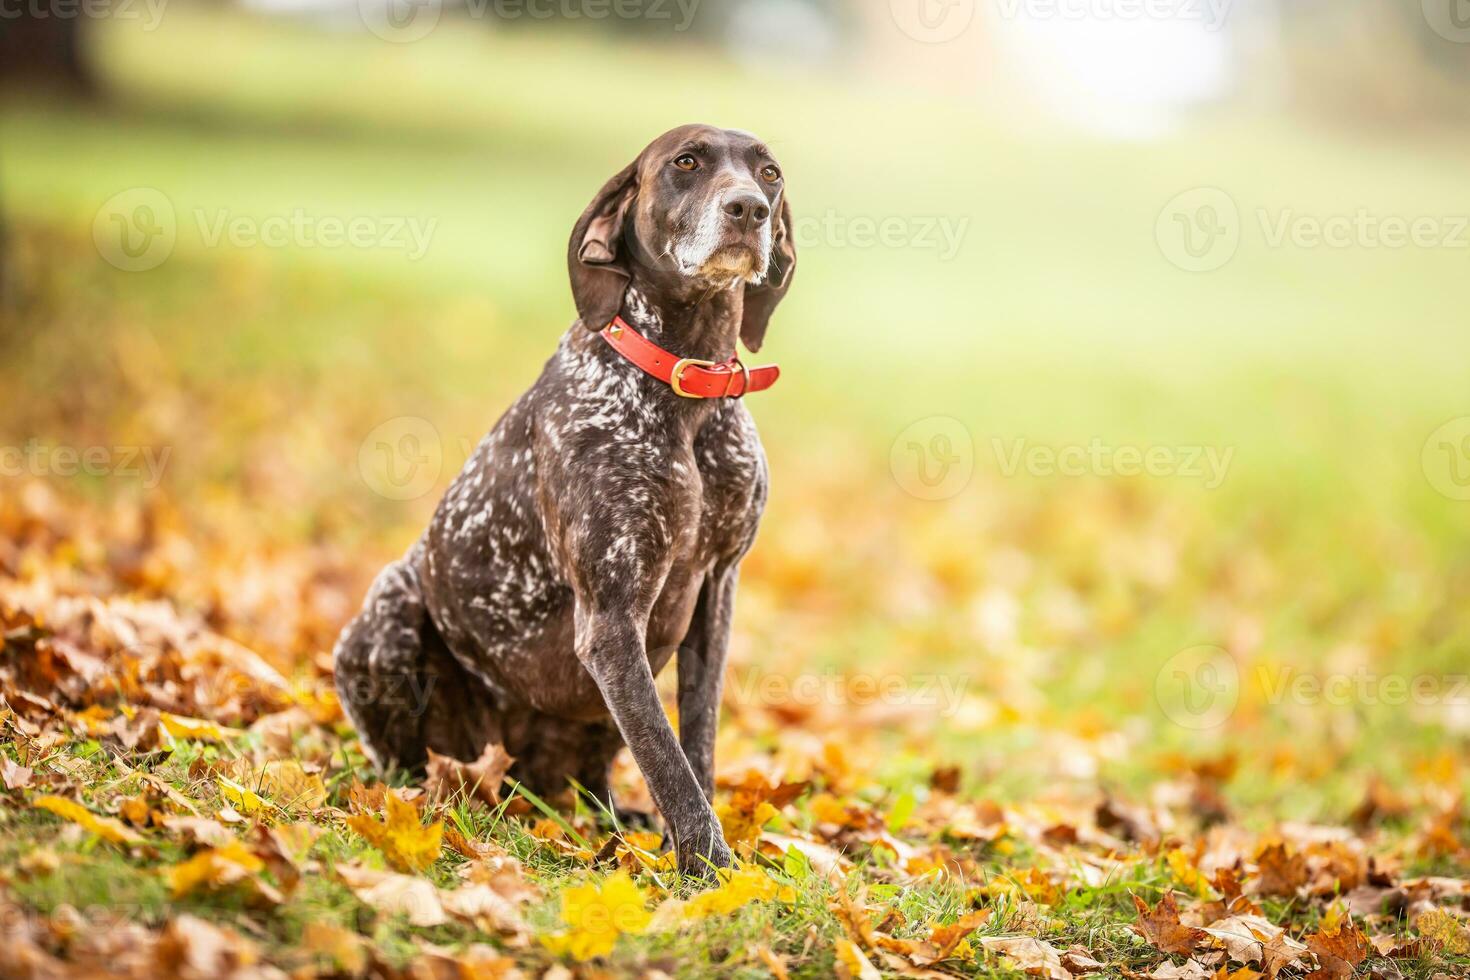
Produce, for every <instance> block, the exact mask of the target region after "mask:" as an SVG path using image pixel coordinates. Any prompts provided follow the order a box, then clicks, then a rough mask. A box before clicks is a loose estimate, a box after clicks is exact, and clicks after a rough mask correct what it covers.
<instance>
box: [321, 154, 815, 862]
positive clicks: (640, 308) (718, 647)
mask: <svg viewBox="0 0 1470 980" xmlns="http://www.w3.org/2000/svg"><path fill="white" fill-rule="evenodd" d="M790 214H791V212H790V208H789V205H788V202H787V199H786V193H785V181H784V178H783V177H782V174H781V170H780V168H779V167H778V166H777V164H776V162H775V160H774V159H773V158H772V156H771V153H770V150H769V149H768V148H767V147H766V146H765V145H764V144H762V143H761V141H760V140H758V139H756V138H755V137H754V136H751V135H750V134H748V133H743V132H737V131H732V130H723V129H716V128H714V127H710V126H681V127H679V128H678V129H674V130H671V131H670V132H667V133H665V134H664V135H662V136H660V137H659V138H658V139H656V140H654V141H653V142H652V143H651V144H649V146H648V147H647V148H646V149H644V151H643V152H642V153H640V154H639V155H638V158H637V159H636V160H634V161H633V162H632V163H631V164H629V165H628V166H627V167H625V168H624V169H623V170H622V171H620V172H619V173H618V174H617V175H615V176H614V177H613V178H612V179H611V180H609V181H608V182H607V183H606V184H605V185H603V187H602V189H601V190H600V191H598V192H597V196H596V197H595V198H593V200H592V203H591V204H589V205H588V206H587V209H586V210H585V211H584V212H583V213H582V216H581V217H580V218H579V219H578V220H577V223H576V226H575V227H574V228H573V229H572V236H571V242H570V246H569V249H568V256H567V259H568V266H569V270H570V274H571V283H572V294H573V296H574V298H575V300H576V305H577V312H578V313H579V314H580V319H579V321H578V322H577V323H575V324H573V325H572V327H571V329H570V330H568V331H567V333H566V334H565V335H564V336H563V338H562V341H561V344H560V346H559V347H558V348H557V350H556V353H555V354H554V355H552V357H551V359H550V360H549V361H548V362H547V363H546V366H545V368H544V369H543V370H542V372H541V376H540V377H539V378H538V379H537V380H536V382H535V384H533V385H532V386H531V388H530V389H529V390H528V391H527V392H526V393H525V394H524V395H522V396H521V398H520V399H519V400H518V401H516V403H515V404H514V405H512V406H511V408H510V410H509V411H507V412H506V413H505V415H504V417H502V418H501V419H500V421H499V422H498V423H497V424H496V425H495V427H494V429H492V430H491V432H490V434H489V435H488V436H487V437H486V438H485V439H484V440H483V441H482V442H481V443H480V445H479V446H478V447H477V448H476V450H475V451H474V453H473V454H472V455H471V456H470V458H469V460H468V461H467V462H466V463H465V467H464V470H463V472H461V473H460V475H459V476H458V477H457V478H456V479H455V481H454V483H453V484H452V485H451V486H450V487H449V490H448V492H447V493H446V494H445V496H444V499H443V500H442V501H441V502H440V504H439V507H438V510H437V511H436V513H435V515H434V519H433V521H432V523H431V524H430V525H429V528H428V531H427V532H426V533H425V534H424V536H423V537H422V538H421V539H420V540H419V541H418V542H417V543H416V544H414V545H413V547H412V548H411V549H410V550H409V552H408V554H407V555H405V556H404V557H403V558H402V559H401V560H399V561H397V562H394V563H393V564H391V565H389V566H388V567H387V568H386V569H384V570H383V572H382V573H381V574H380V575H379V577H378V579H377V581H376V582H375V583H374V585H373V587H372V590H371V592H370V594H369V595H368V597H367V600H366V602H365V604H364V607H363V610H362V612H361V613H360V614H359V615H358V616H357V618H356V619H354V620H353V621H352V622H351V623H350V624H348V626H347V628H346V629H345V630H344V631H343V633H342V637H341V639H340V640H339V641H338V644H337V649H336V677H337V689H338V692H339V694H340V696H341V699H342V703H343V706H344V708H345V710H346V712H347V714H348V716H349V717H350V718H351V720H352V721H353V723H354V724H355V725H356V727H357V730H358V734H359V735H360V736H361V739H362V744H363V747H364V749H365V750H366V751H367V753H368V755H369V756H370V757H371V759H372V761H373V763H374V764H375V765H376V766H378V767H379V768H380V769H389V768H393V767H403V768H407V769H418V768H420V767H422V766H423V764H424V762H425V759H426V752H427V750H428V749H433V750H435V751H436V752H439V753H442V754H445V755H450V756H453V757H456V758H459V759H464V760H472V759H475V758H477V757H478V756H479V755H480V753H481V750H482V749H483V748H484V746H485V745H486V744H487V743H489V742H491V741H494V742H498V743H500V744H502V745H504V746H505V748H506V750H507V751H509V753H510V754H511V755H512V756H514V757H515V759H516V762H515V765H514V767H513V768H512V770H511V775H512V776H513V777H515V778H517V779H520V780H521V781H523V782H524V783H525V784H526V785H527V786H528V787H529V788H530V789H531V790H532V791H534V792H538V793H546V792H553V793H554V792H556V791H559V790H561V789H564V788H565V787H566V786H567V780H568V778H569V777H570V778H574V779H576V780H577V781H579V782H580V783H581V784H582V785H583V786H585V787H587V788H588V789H589V790H591V791H592V792H594V793H596V794H597V795H598V796H599V797H601V798H602V799H604V800H606V799H608V768H609V765H610V763H611V761H612V757H613V755H614V754H615V753H616V752H617V751H618V749H619V748H621V747H622V746H623V745H624V744H626V745H627V746H628V747H629V748H630V749H631V750H632V754H633V758H634V760H635V761H636V762H637V763H638V766H639V768H640V769H641V770H642V772H643V775H644V778H645V779H646V780H647V783H648V787H649V789H650V791H651V792H652V795H653V799H654V802H655V803H656V804H657V806H658V808H659V810H660V811H661V812H662V814H663V816H664V820H665V822H666V824H667V828H668V838H666V840H671V842H672V845H673V846H674V848H675V849H676V851H677V855H678V861H679V867H680V869H681V870H682V871H683V872H685V873H688V874H707V873H709V870H710V868H711V867H712V866H725V865H728V864H729V863H730V851H729V849H728V848H727V846H726V844H725V841H724V839H723V836H722V835H721V832H720V824H719V821H718V819H716V817H715V814H714V811H713V809H712V808H711V806H710V796H711V793H712V792H713V787H714V743H715V726H716V722H717V719H718V714H719V705H720V689H721V681H722V676H723V673H724V666H725V653H726V647H727V644H728V641H729V635H730V620H731V611H732V608H733V605H734V600H735V585H736V577H737V569H738V566H739V564H740V560H741V558H742V557H743V556H744V555H745V553H746V551H747V550H748V549H749V548H750V546H751V542H752V541H753V540H754V538H755V533H756V526H757V524H758V522H759V520H760V515H761V510H762V508H763V507H764V505H765V500H766V481H767V475H766V462H765V455H764V453H763V451H762V449H761V444H760V440H759V438H758V437H757V435H756V430H755V424H754V422H753V421H752V419H751V417H750V414H749V412H747V411H746V409H745V406H744V405H743V404H742V403H741V401H740V400H739V399H738V398H733V397H687V394H688V390H687V388H688V385H683V386H681V384H680V382H681V374H682V373H683V372H682V368H683V366H685V365H686V364H687V365H693V368H694V370H695V371H698V372H701V376H702V377H704V378H705V380H706V381H709V380H710V379H711V378H715V379H719V378H722V377H724V376H725V374H726V373H728V375H729V379H728V380H725V381H722V382H720V384H721V387H718V388H716V389H714V390H711V389H710V385H708V384H707V385H706V386H705V393H706V394H713V395H719V394H729V393H737V394H738V393H743V392H744V391H746V390H755V386H754V385H753V384H752V380H751V378H752V373H751V372H747V371H746V370H745V369H744V368H743V366H742V365H740V364H739V362H738V360H735V359H734V352H735V349H736V341H737V339H739V340H742V341H744V343H745V346H746V347H747V348H749V349H750V350H752V351H755V350H759V349H760V346H761V342H762V340H763V339H764V337H765V333H766V326H767V323H768V322H769V320H770V318H771V314H772V312H773V311H774V310H775V308H776V305H777V303H779V302H780V301H781V299H782V297H783V296H784V295H785V293H786V290H787V289H788V288H789V287H790V285H791V278H792V272H793V269H794V267H795V262H796V255H795V250H794V248H793V243H792V235H791V217H790ZM615 318H617V321H618V325H617V326H615V327H613V328H612V330H611V331H610V332H609V333H608V335H604V331H605V328H608V327H609V324H611V323H612V322H613V321H614V320H615ZM625 328H626V329H627V330H628V331H629V332H630V333H631V334H633V335H634V336H635V338H636V335H641V336H642V338H644V339H646V340H647V341H649V342H650V343H649V344H648V345H646V347H645V349H652V350H653V351H654V352H655V353H654V355H652V360H647V359H645V362H644V363H643V365H642V366H641V367H640V366H639V365H638V364H636V363H634V361H633V360H630V359H629V358H628V357H625V356H624V354H623V353H620V350H619V349H618V346H617V344H615V342H614V340H613V339H612V338H615V337H619V336H622V335H623V334H622V331H623V330H624V329H625ZM660 354H661V355H663V356H664V357H667V358H669V359H671V360H672V359H679V360H678V365H679V367H676V368H675V370H674V371H673V374H672V384H671V383H669V378H670V374H669V372H668V370H667V367H668V366H667V365H665V366H664V367H665V369H664V370H663V372H662V380H661V379H660V377H659V376H656V375H657V373H658V372H657V371H656V370H655V368H654V366H653V365H654V364H661V363H662V362H661V361H660V360H659V359H658V355H660ZM683 359H691V360H689V361H686V360H683ZM701 365H703V366H707V367H711V370H710V371H709V372H705V371H704V367H701ZM765 370H767V371H768V372H770V373H769V374H767V375H766V377H767V378H768V379H773V378H774V372H773V371H772V370H771V369H765ZM742 376H743V380H742ZM684 380H687V378H685V379H684ZM676 651H677V652H678V692H679V693H678V708H679V732H678V735H677V736H676V735H675V733H674V730H673V727H672V726H671V725H670V723H669V721H668V718H667V716H666V715H665V713H664V711H663V708H662V707H661V705H660V703H659V698H658V694H657V692H656V690H655V687H654V675H655V674H657V673H658V672H659V671H660V670H661V669H662V668H663V667H664V666H665V665H666V664H667V663H668V661H669V660H670V658H671V657H672V656H673V655H674V653H675V652H676Z"/></svg>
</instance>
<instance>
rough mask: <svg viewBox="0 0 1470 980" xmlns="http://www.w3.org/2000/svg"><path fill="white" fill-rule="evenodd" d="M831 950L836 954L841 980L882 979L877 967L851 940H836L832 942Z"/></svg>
mask: <svg viewBox="0 0 1470 980" xmlns="http://www.w3.org/2000/svg"><path fill="white" fill-rule="evenodd" d="M832 952H833V953H834V954H835V955H836V960H837V975H838V976H839V977H841V978H843V980H882V977H883V975H882V974H881V973H879V972H878V968H877V967H875V966H873V964H872V962H871V961H870V960H869V959H868V958H867V957H866V956H864V955H863V951H862V950H861V949H859V948H858V947H857V944H856V943H853V942H852V941H851V940H847V939H839V940H837V941H836V942H835V943H833V944H832Z"/></svg>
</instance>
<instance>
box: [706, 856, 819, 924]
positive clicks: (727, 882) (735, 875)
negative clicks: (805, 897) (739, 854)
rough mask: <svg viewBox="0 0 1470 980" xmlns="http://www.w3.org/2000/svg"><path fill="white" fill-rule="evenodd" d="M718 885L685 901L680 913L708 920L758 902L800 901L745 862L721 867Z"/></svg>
mask: <svg viewBox="0 0 1470 980" xmlns="http://www.w3.org/2000/svg"><path fill="white" fill-rule="evenodd" d="M717 880H718V885H717V887H715V888H712V889H709V890H708V891H704V892H700V893H699V894H698V895H696V896H694V897H693V898H691V899H690V900H689V901H687V902H685V903H683V907H682V908H681V909H680V914H681V916H682V917H683V918H685V919H704V918H708V917H709V916H712V915H729V914H730V913H731V912H734V911H735V910H736V909H738V908H742V907H743V906H746V905H749V904H750V903H751V902H758V901H781V902H787V903H790V902H794V901H796V892H795V891H794V890H793V889H792V888H791V887H790V886H789V885H782V884H781V883H780V882H778V881H776V880H775V879H773V878H772V877H771V876H770V875H768V874H766V873H765V872H764V871H762V870H761V869H760V868H758V867H756V866H755V865H753V864H745V863H741V864H740V865H739V867H736V868H721V869H720V870H719V871H718V872H717Z"/></svg>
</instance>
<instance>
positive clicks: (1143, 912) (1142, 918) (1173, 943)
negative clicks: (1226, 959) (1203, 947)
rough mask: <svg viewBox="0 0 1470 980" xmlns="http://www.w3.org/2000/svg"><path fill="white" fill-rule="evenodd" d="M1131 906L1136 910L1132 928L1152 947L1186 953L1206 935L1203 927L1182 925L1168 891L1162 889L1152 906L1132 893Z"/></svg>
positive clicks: (1176, 907)
mask: <svg viewBox="0 0 1470 980" xmlns="http://www.w3.org/2000/svg"><path fill="white" fill-rule="evenodd" d="M1133 905H1134V907H1135V908H1136V909H1138V921H1137V922H1136V923H1134V924H1133V931H1134V932H1136V933H1138V934H1139V935H1140V936H1142V937H1143V938H1144V939H1146V940H1148V942H1149V943H1150V944H1151V945H1153V947H1154V948H1155V949H1158V950H1161V951H1162V952H1165V953H1178V954H1179V955H1180V956H1189V955H1191V954H1193V952H1194V948H1195V947H1196V946H1198V945H1199V944H1200V943H1201V942H1203V941H1204V940H1205V939H1206V938H1207V935H1208V934H1207V933H1206V932H1205V931H1204V930H1203V929H1196V928H1194V927H1193V926H1186V925H1184V924H1183V923H1181V922H1180V921H1179V906H1178V905H1177V904H1175V902H1174V894H1173V893H1172V892H1165V893H1164V897H1163V898H1162V899H1161V900H1160V901H1159V903H1158V904H1157V905H1155V906H1154V907H1153V908H1149V907H1148V903H1146V902H1145V901H1144V900H1143V899H1141V898H1139V897H1138V896H1137V895H1134V896H1133Z"/></svg>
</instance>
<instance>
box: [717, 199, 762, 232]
mask: <svg viewBox="0 0 1470 980" xmlns="http://www.w3.org/2000/svg"><path fill="white" fill-rule="evenodd" d="M725 214H726V215H728V216H729V218H730V220H731V221H733V222H735V224H736V225H738V226H739V228H740V230H741V231H743V232H750V231H751V230H752V229H755V228H759V227H760V226H761V225H763V224H765V223H766V221H767V220H768V219H769V218H770V217H771V208H770V205H768V204H767V203H766V199H765V198H764V197H762V196H761V195H759V194H756V193H755V192H753V191H746V192H744V193H737V194H736V195H734V196H733V197H731V198H730V199H729V200H728V201H726V202H725Z"/></svg>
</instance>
